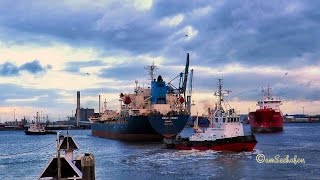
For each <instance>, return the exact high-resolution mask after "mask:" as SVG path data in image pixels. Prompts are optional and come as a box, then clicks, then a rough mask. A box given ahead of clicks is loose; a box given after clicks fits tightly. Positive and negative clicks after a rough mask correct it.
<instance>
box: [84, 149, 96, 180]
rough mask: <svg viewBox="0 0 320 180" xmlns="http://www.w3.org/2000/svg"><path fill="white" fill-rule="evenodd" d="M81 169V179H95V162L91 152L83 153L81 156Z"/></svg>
mask: <svg viewBox="0 0 320 180" xmlns="http://www.w3.org/2000/svg"><path fill="white" fill-rule="evenodd" d="M81 171H82V179H83V180H95V162H94V156H93V154H89V153H85V154H84V156H82V157H81Z"/></svg>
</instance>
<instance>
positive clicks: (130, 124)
mask: <svg viewBox="0 0 320 180" xmlns="http://www.w3.org/2000/svg"><path fill="white" fill-rule="evenodd" d="M91 129H92V135H93V136H98V137H103V138H109V139H119V140H124V141H160V140H162V139H163V137H162V136H161V135H160V134H158V133H157V132H156V131H155V130H154V129H153V128H152V127H151V125H150V124H149V121H148V118H147V117H146V116H130V117H126V118H124V117H123V118H119V119H118V120H116V121H105V122H94V123H92V125H91Z"/></svg>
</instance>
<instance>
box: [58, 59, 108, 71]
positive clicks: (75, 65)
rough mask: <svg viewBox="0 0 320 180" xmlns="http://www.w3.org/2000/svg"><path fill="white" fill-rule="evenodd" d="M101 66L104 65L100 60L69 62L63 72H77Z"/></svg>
mask: <svg viewBox="0 0 320 180" xmlns="http://www.w3.org/2000/svg"><path fill="white" fill-rule="evenodd" d="M103 65H105V63H103V62H102V61H100V60H92V61H70V62H68V63H67V64H66V67H65V69H64V70H65V71H68V72H79V71H80V69H81V68H85V67H95V66H103Z"/></svg>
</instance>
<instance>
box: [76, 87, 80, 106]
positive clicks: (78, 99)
mask: <svg viewBox="0 0 320 180" xmlns="http://www.w3.org/2000/svg"><path fill="white" fill-rule="evenodd" d="M77 109H80V91H77Z"/></svg>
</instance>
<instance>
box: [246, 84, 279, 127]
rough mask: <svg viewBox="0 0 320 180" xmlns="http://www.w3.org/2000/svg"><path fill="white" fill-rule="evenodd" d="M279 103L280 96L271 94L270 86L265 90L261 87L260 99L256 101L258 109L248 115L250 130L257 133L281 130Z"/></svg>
mask: <svg viewBox="0 0 320 180" xmlns="http://www.w3.org/2000/svg"><path fill="white" fill-rule="evenodd" d="M280 105H282V102H281V100H280V98H277V97H273V96H272V95H271V88H270V87H268V89H267V91H265V90H264V89H263V88H262V99H260V100H258V102H257V106H259V109H257V110H256V111H254V112H250V113H249V115H248V119H249V122H250V128H251V131H252V132H257V133H272V132H281V131H283V115H282V112H281V110H280Z"/></svg>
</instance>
